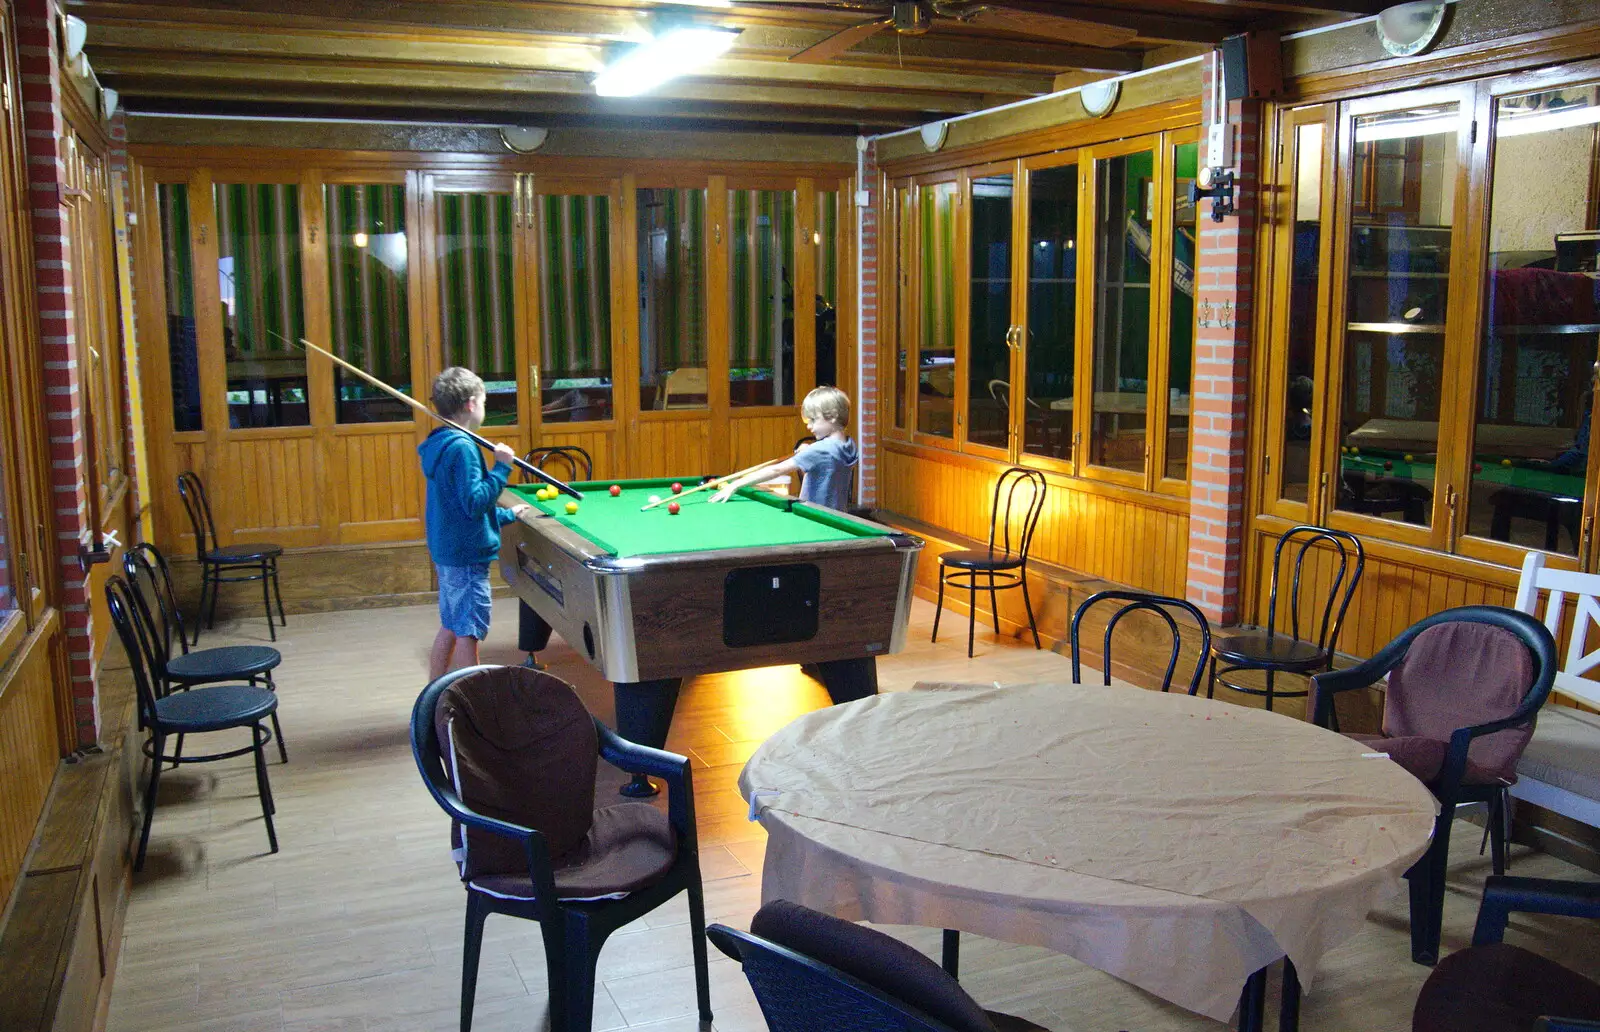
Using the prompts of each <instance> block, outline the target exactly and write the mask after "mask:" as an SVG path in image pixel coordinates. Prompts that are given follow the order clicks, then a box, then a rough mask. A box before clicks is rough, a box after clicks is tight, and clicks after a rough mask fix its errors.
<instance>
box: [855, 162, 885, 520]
mask: <svg viewBox="0 0 1600 1032" xmlns="http://www.w3.org/2000/svg"><path fill="white" fill-rule="evenodd" d="M867 156H868V160H867V163H866V175H865V176H864V179H865V182H863V183H859V184H857V187H858V189H861V190H865V191H867V197H868V201H867V203H866V205H865V206H860V205H857V206H856V207H855V210H857V211H859V212H860V213H861V253H860V254H858V255H857V256H856V260H857V261H858V262H860V264H861V296H860V297H858V298H857V299H856V303H857V304H858V305H860V306H861V327H860V330H861V336H860V340H858V341H857V342H856V346H857V348H858V349H859V350H860V355H861V377H860V379H861V382H860V383H859V384H858V385H857V386H856V393H857V394H859V395H860V397H858V398H856V399H854V400H855V410H856V443H857V444H858V445H859V447H860V448H861V485H860V489H859V490H858V491H857V492H856V504H857V505H865V506H870V505H873V504H874V503H876V501H877V499H878V396H879V395H878V202H879V201H880V200H881V198H879V197H878V195H877V194H878V169H877V165H876V163H875V162H874V161H873V160H871V159H872V152H871V151H870V150H869V151H868V155H867ZM853 200H859V198H854V199H853ZM850 231H851V232H855V220H854V219H852V220H851V222H850Z"/></svg>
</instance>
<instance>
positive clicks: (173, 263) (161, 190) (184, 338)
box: [156, 183, 203, 431]
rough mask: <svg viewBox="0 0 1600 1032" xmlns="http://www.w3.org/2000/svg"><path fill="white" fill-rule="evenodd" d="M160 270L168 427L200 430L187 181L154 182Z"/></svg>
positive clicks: (197, 356) (198, 367)
mask: <svg viewBox="0 0 1600 1032" xmlns="http://www.w3.org/2000/svg"><path fill="white" fill-rule="evenodd" d="M156 205H157V207H158V208H159V209H160V212H161V259H162V262H161V264H162V275H163V277H164V278H165V282H166V292H167V359H168V362H169V364H170V365H171V367H172V372H171V376H172V429H174V430H179V431H183V430H200V429H203V426H202V425H201V421H200V348H199V344H198V343H197V338H196V337H195V325H194V255H193V254H192V253H191V251H190V248H189V187H188V185H187V184H185V183H162V184H160V185H159V186H157V187H156Z"/></svg>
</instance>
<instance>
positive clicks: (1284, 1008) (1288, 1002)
mask: <svg viewBox="0 0 1600 1032" xmlns="http://www.w3.org/2000/svg"><path fill="white" fill-rule="evenodd" d="M1278 1032H1300V972H1298V971H1296V970H1295V969H1294V961H1292V960H1290V959H1289V958H1288V957H1284V958H1283V989H1282V993H1281V994H1280V997H1279V999H1278Z"/></svg>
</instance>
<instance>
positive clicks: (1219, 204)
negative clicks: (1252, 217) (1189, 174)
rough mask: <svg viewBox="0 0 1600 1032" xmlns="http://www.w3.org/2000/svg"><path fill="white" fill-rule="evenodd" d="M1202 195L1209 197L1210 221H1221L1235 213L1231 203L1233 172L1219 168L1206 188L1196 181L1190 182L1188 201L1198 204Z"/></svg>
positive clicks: (1236, 210) (1235, 210) (1235, 209)
mask: <svg viewBox="0 0 1600 1032" xmlns="http://www.w3.org/2000/svg"><path fill="white" fill-rule="evenodd" d="M1202 197H1209V198H1211V221H1212V222H1221V221H1222V220H1223V219H1225V218H1227V217H1228V216H1229V215H1234V214H1237V212H1238V209H1237V208H1236V207H1234V203H1233V172H1232V171H1231V170H1228V169H1222V170H1219V171H1218V172H1217V173H1216V175H1215V176H1214V177H1213V178H1212V181H1211V186H1210V187H1209V188H1207V189H1201V187H1200V184H1199V183H1198V182H1195V183H1190V184H1189V203H1191V204H1199V203H1200V198H1202Z"/></svg>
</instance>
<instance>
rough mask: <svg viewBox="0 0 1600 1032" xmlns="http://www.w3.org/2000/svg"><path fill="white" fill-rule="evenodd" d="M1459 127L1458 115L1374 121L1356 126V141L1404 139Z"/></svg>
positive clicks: (1451, 130) (1444, 131) (1456, 129)
mask: <svg viewBox="0 0 1600 1032" xmlns="http://www.w3.org/2000/svg"><path fill="white" fill-rule="evenodd" d="M1460 129H1461V116H1460V115H1444V116H1441V117H1434V118H1407V119H1403V120H1402V119H1397V120H1394V121H1389V122H1374V123H1371V124H1368V125H1358V126H1356V142H1357V143H1367V142H1369V141H1371V140H1404V139H1407V138H1409V137H1412V136H1432V135H1434V134H1435V133H1454V132H1459V131H1460Z"/></svg>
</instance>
